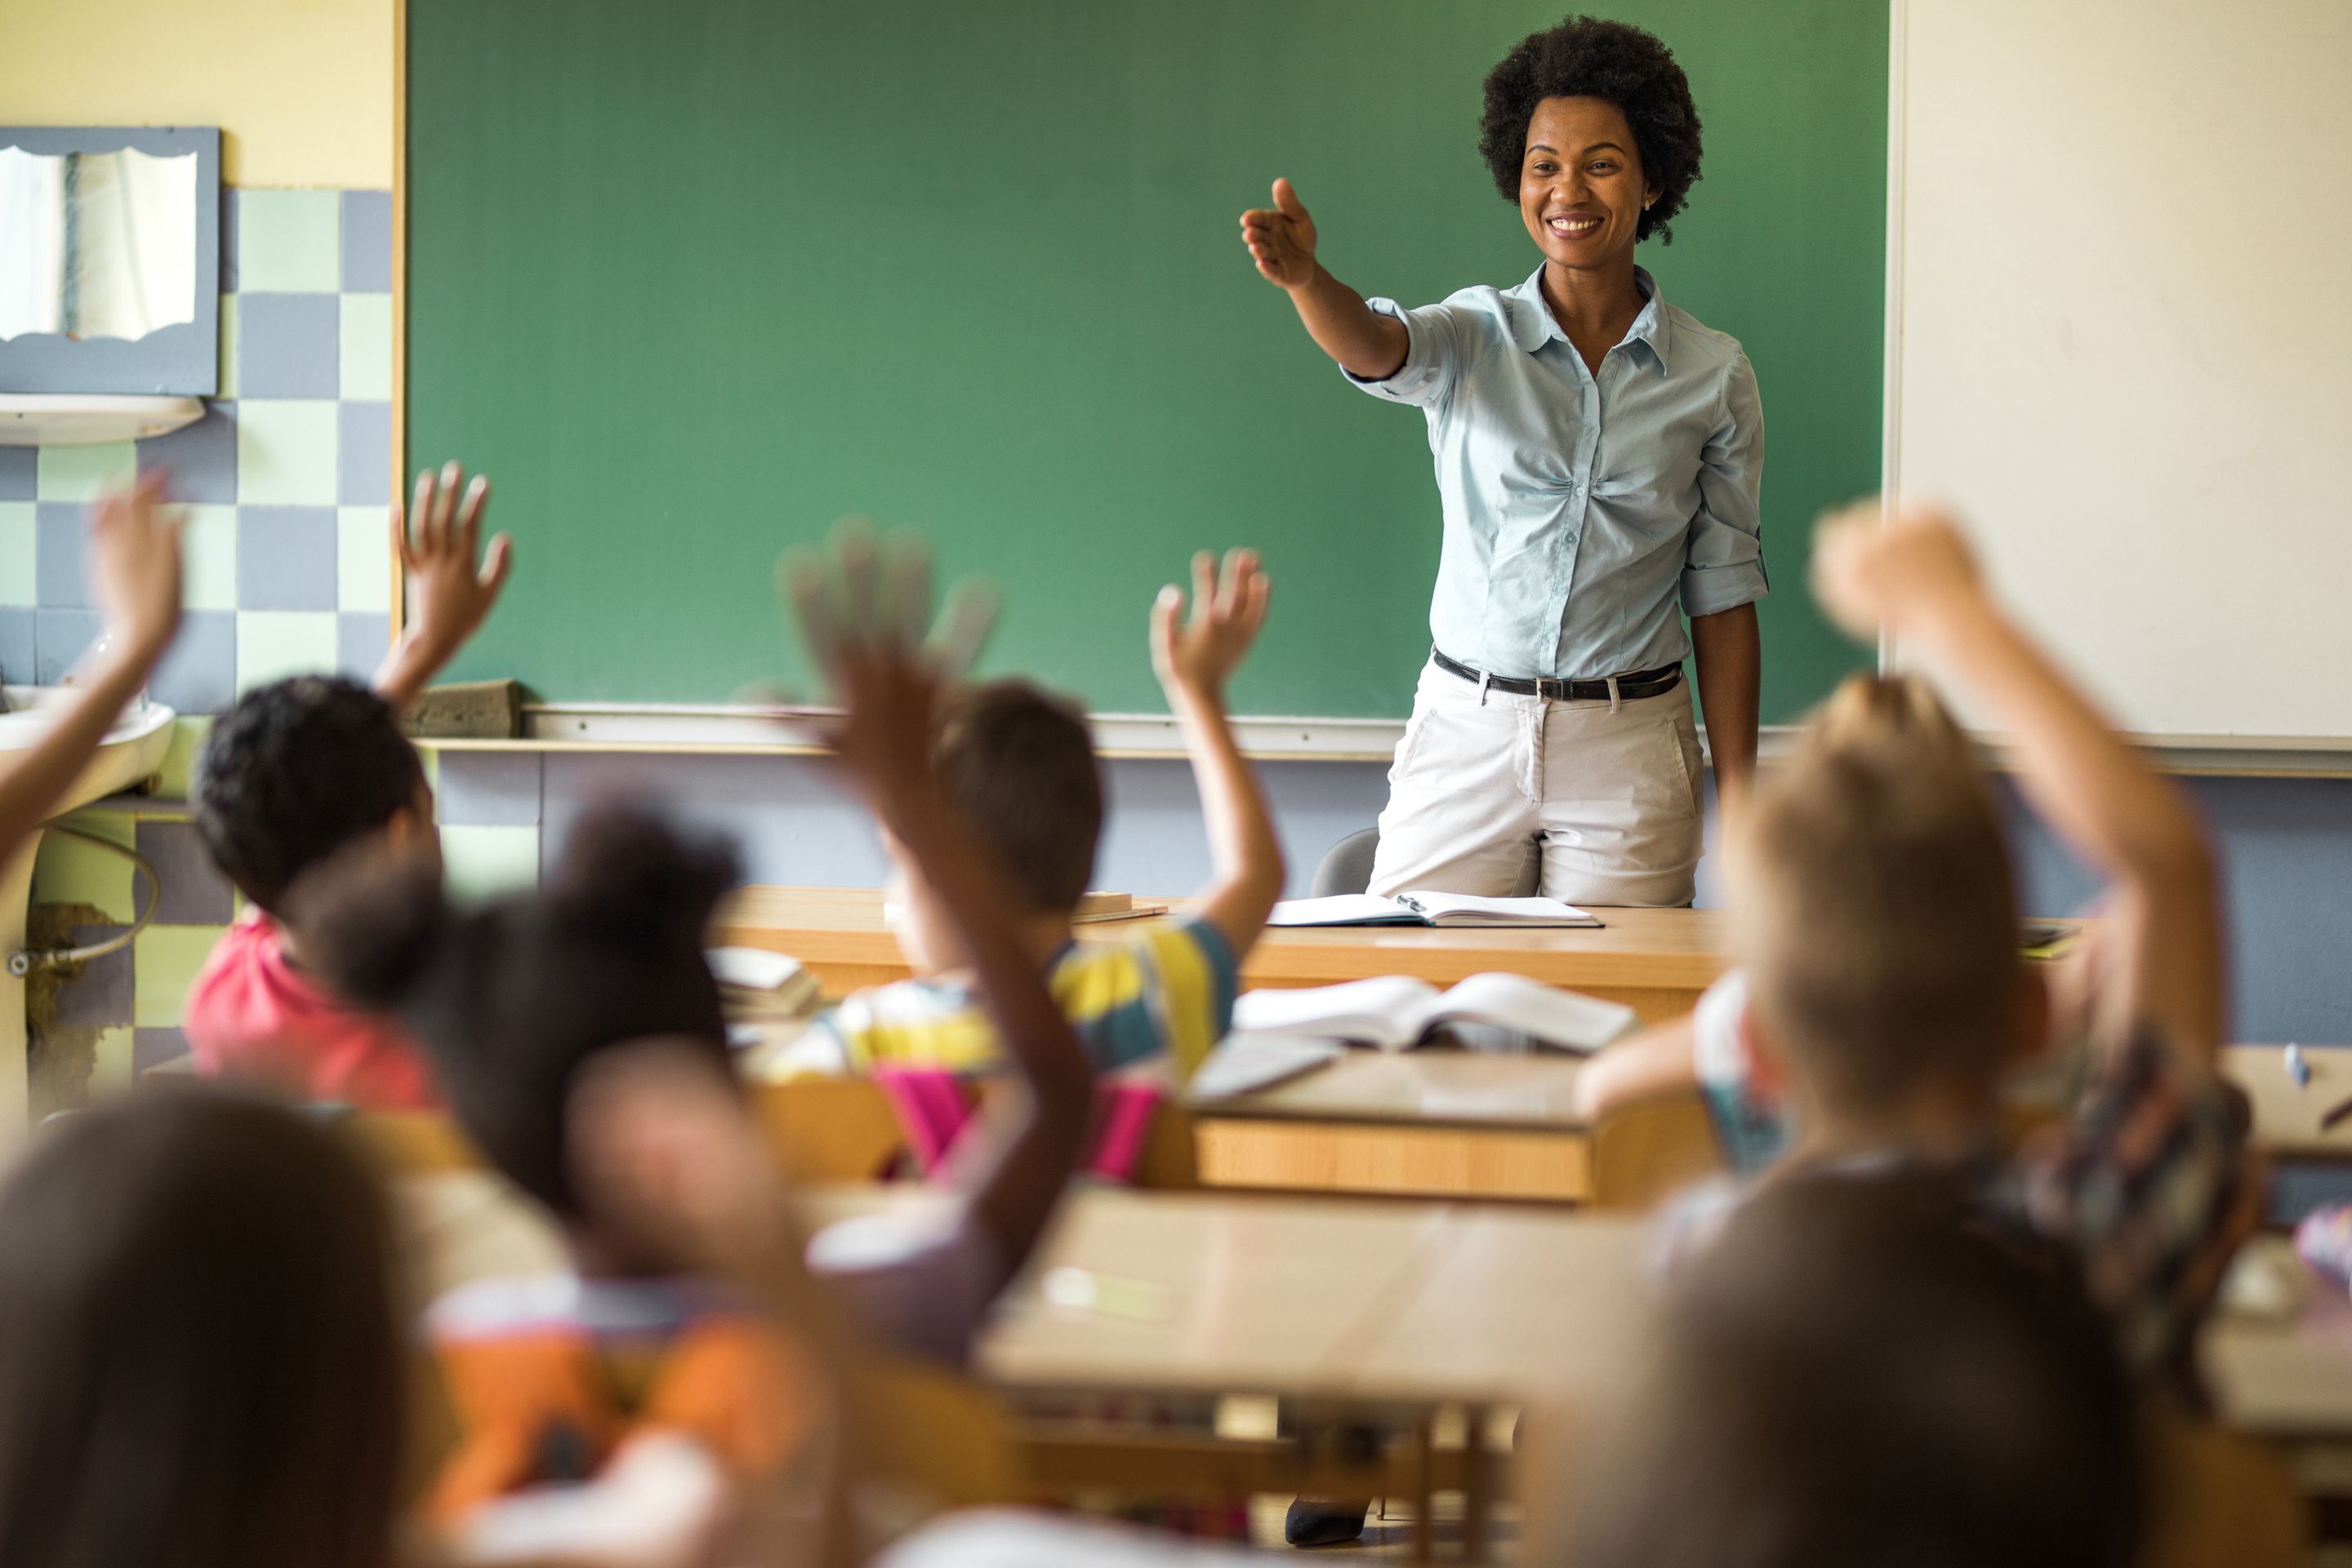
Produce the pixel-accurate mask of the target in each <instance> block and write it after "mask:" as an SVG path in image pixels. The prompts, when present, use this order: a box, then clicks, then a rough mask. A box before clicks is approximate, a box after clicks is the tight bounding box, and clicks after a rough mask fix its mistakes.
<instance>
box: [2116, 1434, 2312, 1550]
mask: <svg viewBox="0 0 2352 1568" xmlns="http://www.w3.org/2000/svg"><path fill="white" fill-rule="evenodd" d="M2147 1426H2148V1435H2149V1438H2150V1442H2149V1445H2148V1448H2149V1460H2150V1463H2149V1466H2148V1468H2149V1472H2150V1474H2149V1476H2148V1483H2149V1484H2148V1490H2149V1492H2150V1494H2151V1500H2152V1507H2151V1510H2150V1517H2149V1519H2148V1523H2147V1540H2146V1541H2145V1542H2142V1544H2141V1548H2140V1563H2141V1565H2142V1568H2292V1565H2293V1564H2296V1563H2303V1562H2305V1560H2306V1557H2307V1553H2308V1552H2309V1551H2310V1547H2311V1535H2312V1518H2311V1510H2310V1507H2309V1505H2308V1504H2307V1503H2306V1502H2305V1500H2304V1497H2303V1494H2302V1492H2301V1491H2300V1490H2299V1489H2297V1487H2296V1485H2295V1479H2294V1474H2293V1473H2292V1472H2291V1471H2290V1470H2289V1469H2288V1468H2287V1465H2286V1462H2285V1460H2284V1458H2282V1457H2281V1456H2280V1454H2279V1452H2278V1451H2277V1450H2276V1449H2274V1448H2272V1447H2267V1446H2265V1445H2263V1444H2262V1443H2260V1442H2258V1441H2256V1440H2255V1439H2253V1438H2252V1437H2248V1436H2243V1435H2242V1434H2241V1433H2236V1432H2230V1431H2225V1430H2223V1429H2221V1427H2218V1426H2211V1425H2210V1424H2208V1423H2206V1422H2202V1421H2195V1420H2191V1419H2189V1418H2188V1417H2186V1416H2183V1415H2177V1414H2174V1413H2172V1412H2170V1411H2168V1410H2158V1411H2157V1412H2154V1413H2153V1415H2152V1418H2151V1419H2150V1420H2149V1421H2148V1423H2147Z"/></svg>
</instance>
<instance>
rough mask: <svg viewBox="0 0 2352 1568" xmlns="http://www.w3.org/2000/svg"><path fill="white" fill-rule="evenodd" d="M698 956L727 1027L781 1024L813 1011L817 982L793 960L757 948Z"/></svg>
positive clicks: (719, 949) (717, 950) (727, 949)
mask: <svg viewBox="0 0 2352 1568" xmlns="http://www.w3.org/2000/svg"><path fill="white" fill-rule="evenodd" d="M702 956H703V958H704V960H705V961H706V962H707V963H709V965H710V974H711V978H713V979H715V980H717V981H718V982H719V1005H720V1006H721V1007H722V1008H723V1009H724V1010H725V1012H726V1015H727V1018H728V1021H729V1022H730V1023H739V1024H756V1023H781V1022H784V1021H787V1020H790V1019H793V1018H799V1017H803V1016H807V1015H808V1014H811V1013H814V1012H815V1011H816V1005H817V1002H818V1000H819V995H818V992H819V987H818V984H817V978H816V976H815V975H814V974H812V973H809V972H808V970H806V969H805V968H803V967H802V964H801V961H800V960H799V959H797V958H793V957H789V956H787V955H786V954H784V953H781V952H768V951H767V950H766V949H764V948H757V947H714V948H709V949H707V950H705V952H703V955H702Z"/></svg>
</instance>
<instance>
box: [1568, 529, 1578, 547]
mask: <svg viewBox="0 0 2352 1568" xmlns="http://www.w3.org/2000/svg"><path fill="white" fill-rule="evenodd" d="M1568 542H1570V544H1573V543H1575V542H1576V530H1574V529H1572V528H1571V529H1570V530H1569V531H1568Z"/></svg>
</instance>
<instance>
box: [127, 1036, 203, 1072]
mask: <svg viewBox="0 0 2352 1568" xmlns="http://www.w3.org/2000/svg"><path fill="white" fill-rule="evenodd" d="M188 1048H189V1047H188V1037H187V1035H186V1034H185V1033H184V1032H183V1031H181V1030H178V1029H133V1030H132V1031H131V1071H132V1072H133V1073H142V1072H145V1071H147V1070H148V1069H149V1068H159V1067H163V1066H165V1065H167V1064H168V1063H171V1062H175V1061H178V1060H179V1059H180V1058H182V1057H184V1056H186V1055H187V1054H188Z"/></svg>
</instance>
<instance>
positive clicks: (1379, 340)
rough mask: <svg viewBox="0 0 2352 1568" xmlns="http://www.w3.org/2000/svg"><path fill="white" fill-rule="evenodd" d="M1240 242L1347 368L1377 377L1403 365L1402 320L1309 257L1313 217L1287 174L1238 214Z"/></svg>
mask: <svg viewBox="0 0 2352 1568" xmlns="http://www.w3.org/2000/svg"><path fill="white" fill-rule="evenodd" d="M1242 243H1243V244H1244V246H1246V247H1248V248H1249V253H1250V259H1251V260H1252V261H1254V262H1255V263H1256V264H1257V269H1258V274H1259V276H1260V277H1262V278H1264V279H1265V280H1266V281H1267V282H1269V283H1272V284H1274V285H1275V286H1276V288H1278V289H1282V290H1283V291H1284V292H1285V293H1286V294H1288V295H1289V296H1290V303H1291V305H1292V306H1293V307H1294V308H1295V309H1297V311H1298V319H1299V321H1301V322H1302V323H1304V324H1305V326H1306V328H1307V334H1308V335H1309V336H1311V337H1312V338H1314V340H1315V342H1317V344H1318V345H1319V346H1320V347H1321V348H1322V350H1323V352H1324V353H1327V354H1329V355H1330V356H1331V357H1332V358H1333V359H1334V360H1337V361H1338V362H1339V365H1340V367H1341V368H1342V369H1344V370H1346V371H1347V372H1348V373H1349V374H1351V375H1355V376H1358V377H1360V378H1361V379H1363V380H1365V381H1381V380H1385V379H1386V378H1387V377H1389V376H1391V375H1394V374H1396V373H1397V372H1398V371H1399V370H1401V369H1402V368H1403V366H1404V356H1405V353H1406V352H1407V350H1408V349H1409V348H1410V347H1411V340H1410V339H1409V338H1408V337H1407V335H1406V333H1405V329H1404V323H1403V322H1402V321H1398V320H1397V319H1396V318H1395V317H1393V316H1384V315H1382V314H1381V312H1380V311H1378V310H1373V309H1372V308H1371V307H1370V305H1367V304H1365V303H1364V297H1363V296H1362V295H1361V294H1359V293H1357V292H1356V291H1355V290H1354V289H1350V288H1349V287H1348V286H1347V285H1346V284H1345V283H1342V282H1340V281H1339V279H1337V278H1334V277H1332V276H1331V275H1330V274H1329V273H1328V272H1326V271H1325V270H1324V269H1323V264H1322V263H1321V262H1319V261H1318V260H1316V259H1315V220H1314V219H1313V218H1312V217H1309V216H1307V206H1306V204H1305V203H1303V202H1301V201H1300V200H1299V199H1298V193H1297V191H1295V190H1293V189H1291V187H1290V182H1289V181H1288V180H1276V181H1275V183H1274V205H1272V206H1270V207H1252V208H1251V209H1250V210H1249V211H1247V212H1245V213H1244V214H1242Z"/></svg>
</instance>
